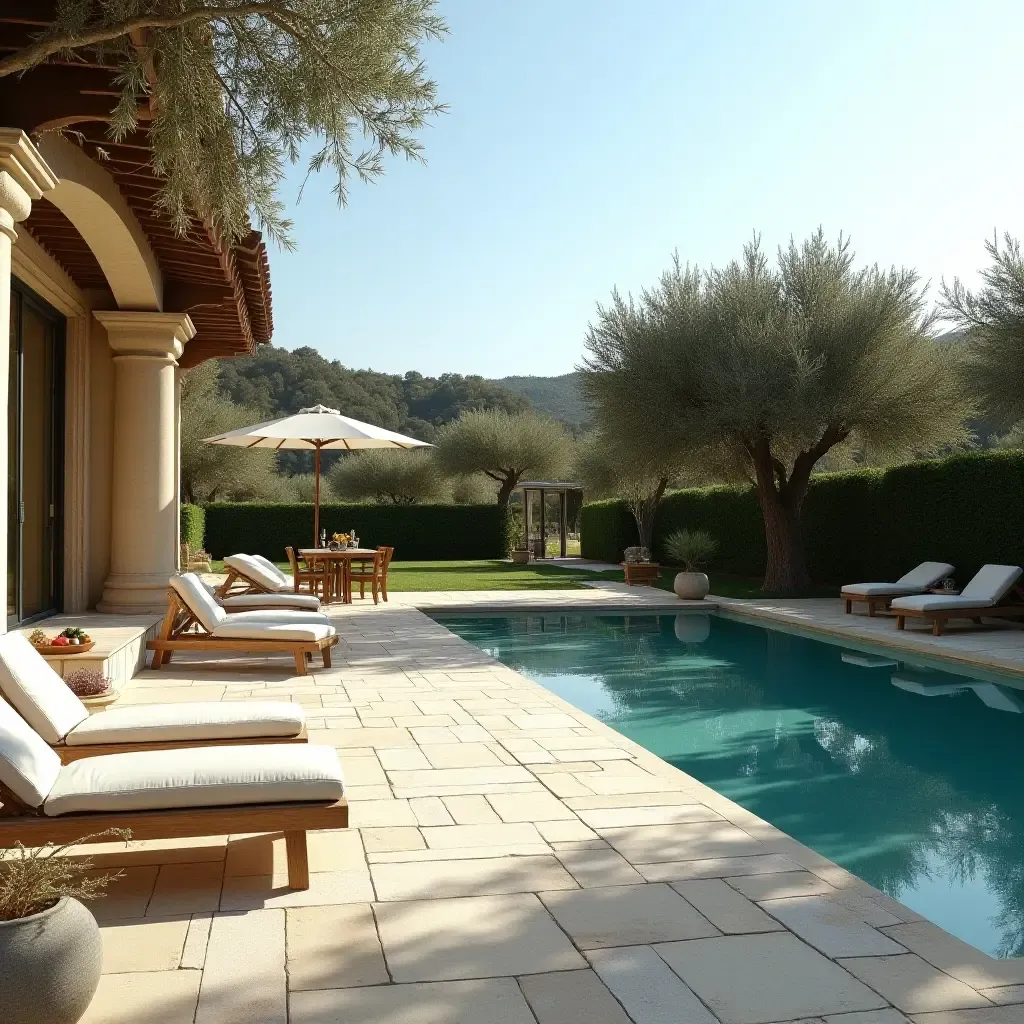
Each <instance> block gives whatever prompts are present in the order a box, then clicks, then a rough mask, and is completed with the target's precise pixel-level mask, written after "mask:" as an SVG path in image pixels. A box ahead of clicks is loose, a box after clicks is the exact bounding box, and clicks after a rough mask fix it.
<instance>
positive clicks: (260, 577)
mask: <svg viewBox="0 0 1024 1024" xmlns="http://www.w3.org/2000/svg"><path fill="white" fill-rule="evenodd" d="M224 564H225V565H226V566H227V567H228V568H229V569H234V570H235V572H238V573H241V574H242V575H243V576H245V577H246V579H248V580H251V581H252V582H253V583H257V584H259V585H260V586H261V587H265V588H266V589H267V590H269V591H272V592H273V591H277V590H283V589H284V583H283V581H282V580H281V575H280V573H278V572H277V570H276V567H275V568H274V571H273V572H271V570H270V569H268V568H267V567H266V566H265V565H264V564H263V563H262V562H257V561H256V559H255V558H253V556H252V555H242V554H238V555H228V556H227V558H225V559H224Z"/></svg>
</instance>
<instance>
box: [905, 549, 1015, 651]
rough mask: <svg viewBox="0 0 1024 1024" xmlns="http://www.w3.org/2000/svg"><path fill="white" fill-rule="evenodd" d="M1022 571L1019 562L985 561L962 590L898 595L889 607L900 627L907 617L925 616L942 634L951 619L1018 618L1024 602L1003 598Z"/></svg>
mask: <svg viewBox="0 0 1024 1024" xmlns="http://www.w3.org/2000/svg"><path fill="white" fill-rule="evenodd" d="M1021 572H1022V570H1021V568H1020V566H1019V565H983V566H982V567H981V568H980V569H979V570H978V573H977V575H976V576H975V577H974V579H972V580H971V582H970V583H968V584H967V586H966V587H964V589H963V592H962V593H960V594H949V595H946V594H921V595H919V596H917V597H897V598H893V600H892V601H891V602H890V604H889V609H890V611H892V612H894V613H895V615H896V628H897V629H903V628H904V627H905V625H906V620H907V619H908V618H913V619H924V620H925V621H926V622H930V623H931V626H932V633H933V634H934V635H935V636H942V627H943V625H944V624H945V623H946V622H948V621H949V620H950V619H973V620H974V622H976V623H978V624H979V625H980V624H981V620H982V618H983V617H988V618H998V619H1019V618H1022V617H1024V603H1009V602H1006V603H1004V598H1005V597H1006V595H1007V594H1009V593H1010V590H1011V589H1012V588H1013V586H1014V584H1015V583H1016V582H1017V580H1018V579H1019V578H1020V576H1021Z"/></svg>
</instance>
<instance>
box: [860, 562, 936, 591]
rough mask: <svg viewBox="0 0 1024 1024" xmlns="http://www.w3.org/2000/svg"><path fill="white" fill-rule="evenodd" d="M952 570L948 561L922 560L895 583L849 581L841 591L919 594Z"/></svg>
mask: <svg viewBox="0 0 1024 1024" xmlns="http://www.w3.org/2000/svg"><path fill="white" fill-rule="evenodd" d="M952 571H953V566H951V565H950V564H949V563H948V562H922V563H921V564H920V565H919V566H917V567H916V568H915V569H911V570H910V572H908V573H905V574H904V575H902V576H901V577H900V578H899V579H898V580H897V581H896V582H895V583H850V584H848V585H847V586H845V587H843V593H844V594H856V595H857V596H859V597H888V596H890V595H893V596H897V595H900V594H919V593H921V591H922V590H927V589H928V588H929V587H934V586H935V584H936V583H938V582H939V580H941V579H943V578H944V577H945V576H948V575H949V574H950V573H951V572H952Z"/></svg>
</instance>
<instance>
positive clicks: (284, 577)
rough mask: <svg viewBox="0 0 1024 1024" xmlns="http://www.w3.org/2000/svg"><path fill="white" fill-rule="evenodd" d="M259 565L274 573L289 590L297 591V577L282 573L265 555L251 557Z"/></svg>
mask: <svg viewBox="0 0 1024 1024" xmlns="http://www.w3.org/2000/svg"><path fill="white" fill-rule="evenodd" d="M249 558H251V559H252V560H253V561H254V562H255V563H256V564H257V565H262V566H263V568H264V569H266V570H267V572H269V573H273V574H274V575H275V576H276V577H277V578H278V579H279V580H280V581H281V583H283V584H284V586H285V587H286V588H287V589H288V590H294V589H295V577H294V576H292V575H291V574H289V573H286V572H282V571H281V570H280V569H279V568H278V567H277V566H276V565H274V563H273V562H272V561H271V560H270V559H269V558H264V557H263V555H249Z"/></svg>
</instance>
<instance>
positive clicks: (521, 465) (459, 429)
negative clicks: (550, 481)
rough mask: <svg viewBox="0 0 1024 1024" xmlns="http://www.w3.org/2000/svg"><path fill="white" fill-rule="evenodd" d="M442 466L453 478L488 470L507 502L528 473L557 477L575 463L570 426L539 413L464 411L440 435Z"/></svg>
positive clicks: (502, 500)
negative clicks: (567, 426)
mask: <svg viewBox="0 0 1024 1024" xmlns="http://www.w3.org/2000/svg"><path fill="white" fill-rule="evenodd" d="M435 456H436V458H437V461H438V464H439V465H440V467H441V468H442V470H443V471H444V472H445V473H447V474H449V475H450V476H457V475H465V474H469V473H484V474H486V475H487V476H489V477H490V478H491V479H492V480H494V481H495V482H496V483H497V484H498V504H499V505H507V504H508V501H509V498H510V497H511V495H512V491H513V490H514V489H515V486H516V484H518V483H519V481H520V480H522V479H523V478H524V477H527V478H534V479H537V478H541V477H545V476H557V475H558V474H560V473H562V472H563V471H564V470H565V468H566V466H567V465H568V462H569V456H570V442H569V435H568V434H567V433H566V432H565V428H564V427H563V426H562V425H561V424H560V423H558V422H556V421H555V420H553V419H550V418H549V417H547V416H539V415H538V414H537V413H534V412H519V413H507V412H502V411H499V410H479V411H472V412H466V413H463V414H462V415H461V416H460V417H459V418H458V419H457V420H454V421H453V422H451V423H448V424H446V425H445V426H444V427H442V428H441V430H440V432H439V433H438V435H437V451H436V453H435Z"/></svg>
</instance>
